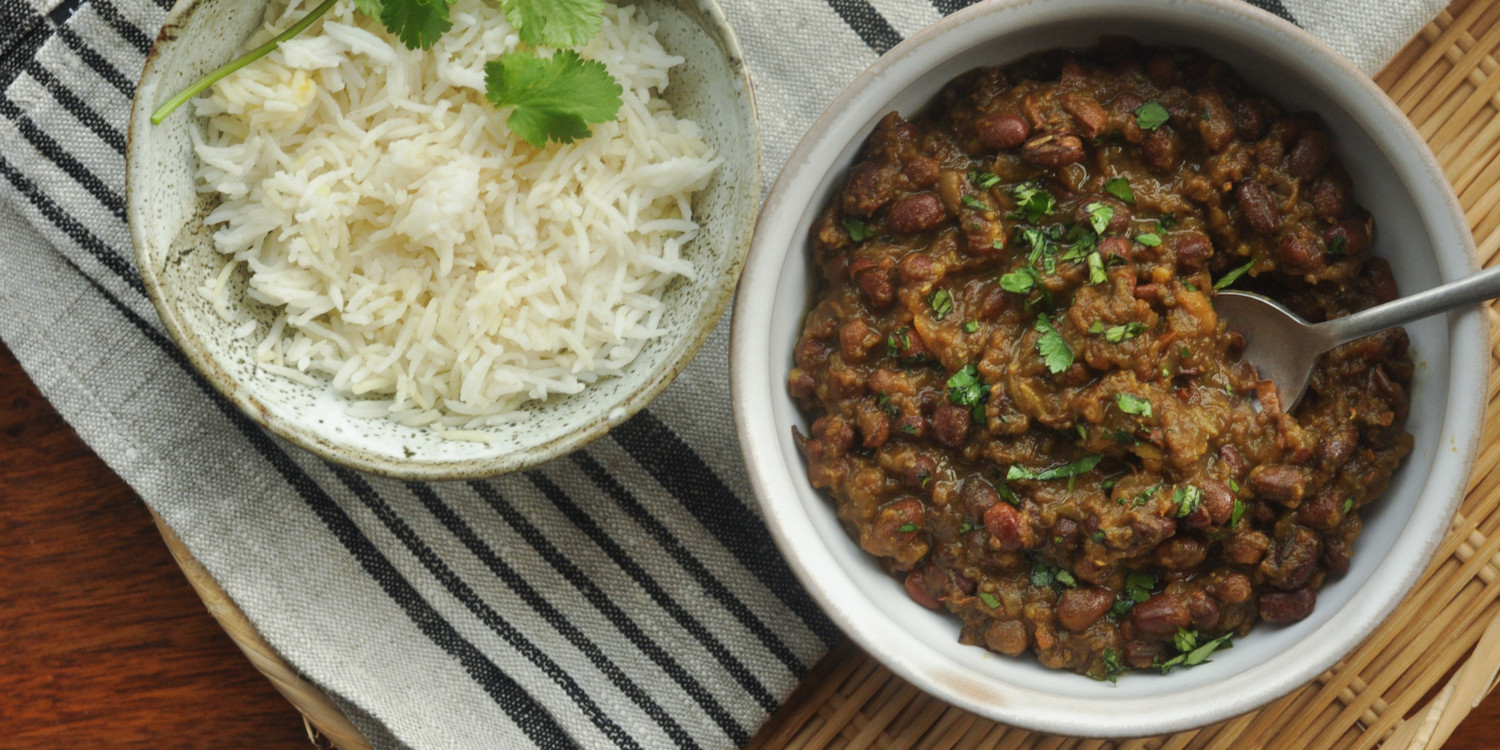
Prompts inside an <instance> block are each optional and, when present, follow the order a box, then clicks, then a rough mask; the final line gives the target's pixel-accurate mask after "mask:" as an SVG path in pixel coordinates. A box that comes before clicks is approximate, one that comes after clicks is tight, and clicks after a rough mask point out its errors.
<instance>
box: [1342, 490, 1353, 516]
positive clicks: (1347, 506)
mask: <svg viewBox="0 0 1500 750" xmlns="http://www.w3.org/2000/svg"><path fill="white" fill-rule="evenodd" d="M1339 508H1340V509H1341V510H1343V511H1344V515H1348V514H1349V511H1351V510H1354V496H1353V495H1351V496H1349V497H1346V498H1344V504H1343V505H1341V506H1339Z"/></svg>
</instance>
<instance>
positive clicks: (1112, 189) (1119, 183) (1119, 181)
mask: <svg viewBox="0 0 1500 750" xmlns="http://www.w3.org/2000/svg"><path fill="white" fill-rule="evenodd" d="M1104 190H1105V192H1107V193H1109V194H1110V195H1113V196H1114V197H1116V198H1119V199H1120V200H1122V201H1125V202H1126V203H1135V192H1134V191H1132V190H1131V189H1130V180H1127V179H1125V178H1124V177H1116V178H1114V179H1112V180H1105V181H1104Z"/></svg>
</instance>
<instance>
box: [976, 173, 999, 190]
mask: <svg viewBox="0 0 1500 750" xmlns="http://www.w3.org/2000/svg"><path fill="white" fill-rule="evenodd" d="M969 183H970V184H972V185H973V186H974V187H977V188H979V189H980V190H989V189H990V188H992V187H994V186H996V185H999V184H1000V176H999V175H997V174H995V173H994V172H978V171H975V172H970V173H969Z"/></svg>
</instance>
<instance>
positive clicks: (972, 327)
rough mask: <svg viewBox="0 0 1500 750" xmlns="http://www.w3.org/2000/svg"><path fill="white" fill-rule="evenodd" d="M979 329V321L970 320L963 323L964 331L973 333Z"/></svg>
mask: <svg viewBox="0 0 1500 750" xmlns="http://www.w3.org/2000/svg"><path fill="white" fill-rule="evenodd" d="M978 330H979V321H977V320H970V321H967V322H965V323H964V333H974V332H975V331H978Z"/></svg>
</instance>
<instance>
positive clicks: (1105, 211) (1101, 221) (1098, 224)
mask: <svg viewBox="0 0 1500 750" xmlns="http://www.w3.org/2000/svg"><path fill="white" fill-rule="evenodd" d="M1083 210H1084V211H1085V212H1087V213H1088V215H1089V226H1092V227H1093V228H1094V234H1104V230H1106V229H1108V228H1109V222H1110V220H1112V219H1114V218H1115V210H1114V209H1113V208H1111V207H1110V206H1109V205H1108V204H1106V203H1100V202H1098V201H1095V202H1093V203H1090V204H1088V205H1086V206H1084V207H1083Z"/></svg>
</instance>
